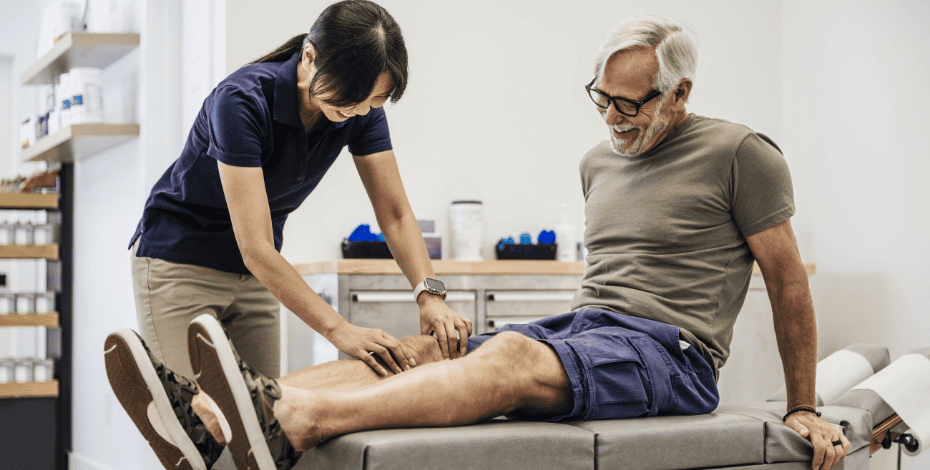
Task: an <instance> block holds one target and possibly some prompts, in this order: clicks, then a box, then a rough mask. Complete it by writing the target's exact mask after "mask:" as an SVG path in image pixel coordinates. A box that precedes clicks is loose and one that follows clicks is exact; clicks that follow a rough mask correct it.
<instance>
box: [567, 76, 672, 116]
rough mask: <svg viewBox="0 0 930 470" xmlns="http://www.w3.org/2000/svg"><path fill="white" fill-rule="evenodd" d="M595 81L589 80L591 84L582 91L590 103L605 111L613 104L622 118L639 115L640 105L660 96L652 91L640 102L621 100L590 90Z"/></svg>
mask: <svg viewBox="0 0 930 470" xmlns="http://www.w3.org/2000/svg"><path fill="white" fill-rule="evenodd" d="M596 80H597V78H595V79H594V80H591V83H589V84H587V85H585V87H584V89H585V90H587V91H588V96H589V97H590V98H591V101H593V102H594V104H596V105H597V107H598V108H601V109H607V108H609V107H610V103H613V104H614V108H616V110H617V111H619V112H620V114H622V115H624V116H629V117H633V116H636V115H637V114H639V108H640V107H642V105H644V104H646V103H647V102H649V100H651V99H653V98H655V97H656V96H659V95H661V94H662V92H661V91H659V90H655V89H653V90H652V91H650V92H649V94H648V95H646V97H645V98H643V99H642V100H640V101H634V100H628V99H626V98H621V97H619V96H610V95H608V94H607V93H604V92H603V91H601V90H598V89H597V88H592V87H591V85H594V82H595V81H596Z"/></svg>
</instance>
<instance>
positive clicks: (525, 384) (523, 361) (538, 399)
mask: <svg viewBox="0 0 930 470" xmlns="http://www.w3.org/2000/svg"><path fill="white" fill-rule="evenodd" d="M475 353H476V354H475V356H476V357H475V359H479V357H478V356H479V354H478V353H480V356H481V358H480V359H481V360H482V361H483V362H485V363H488V364H496V366H497V370H498V372H497V373H498V374H503V375H506V376H508V377H510V378H511V381H512V382H513V384H514V385H515V386H516V387H517V389H518V393H517V394H516V395H517V396H516V397H515V398H518V399H519V402H518V408H520V409H523V408H526V409H531V410H534V411H537V412H545V413H555V412H563V411H565V410H566V408H567V409H571V400H572V398H571V382H570V381H569V378H568V375H567V374H566V372H565V368H564V367H563V366H562V361H561V359H559V356H558V354H557V353H556V352H555V349H553V348H552V347H551V346H550V345H548V344H547V343H543V342H541V341H537V340H535V339H532V338H529V337H527V336H524V335H521V334H519V333H515V332H511V331H505V332H502V333H499V334H497V335H495V336H494V338H491V339H489V340H488V341H487V342H486V343H485V344H484V345H483V346H481V347H480V348H478V349H477V350H476V351H475Z"/></svg>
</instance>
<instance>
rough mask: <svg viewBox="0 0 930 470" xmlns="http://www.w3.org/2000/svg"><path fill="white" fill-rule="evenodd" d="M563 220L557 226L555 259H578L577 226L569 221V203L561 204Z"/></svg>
mask: <svg viewBox="0 0 930 470" xmlns="http://www.w3.org/2000/svg"><path fill="white" fill-rule="evenodd" d="M559 211H561V212H562V221H561V222H559V225H557V226H556V227H555V243H556V244H557V245H558V246H557V248H556V251H555V259H556V260H558V261H576V260H577V259H578V254H577V248H576V243H577V241H576V240H575V227H574V226H573V225H572V224H571V222H569V221H568V205H567V204H561V205H559Z"/></svg>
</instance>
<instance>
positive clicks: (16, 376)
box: [13, 359, 33, 383]
mask: <svg viewBox="0 0 930 470" xmlns="http://www.w3.org/2000/svg"><path fill="white" fill-rule="evenodd" d="M13 367H14V369H13V381H14V382H19V383H23V382H32V369H33V365H32V359H17V360H16V362H15V363H14V366H13Z"/></svg>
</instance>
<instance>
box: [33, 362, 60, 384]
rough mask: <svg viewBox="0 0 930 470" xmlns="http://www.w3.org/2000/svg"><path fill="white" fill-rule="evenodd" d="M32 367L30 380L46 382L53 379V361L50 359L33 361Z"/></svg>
mask: <svg viewBox="0 0 930 470" xmlns="http://www.w3.org/2000/svg"><path fill="white" fill-rule="evenodd" d="M32 362H33V366H32V380H33V381H35V382H48V381H49V380H52V378H54V377H55V361H53V360H52V359H35V360H34V361H32Z"/></svg>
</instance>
